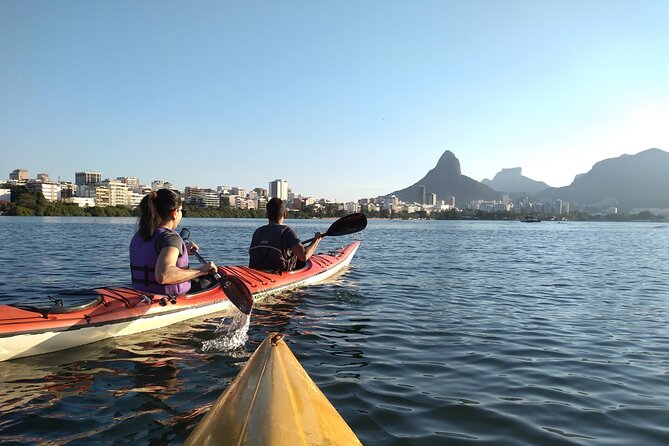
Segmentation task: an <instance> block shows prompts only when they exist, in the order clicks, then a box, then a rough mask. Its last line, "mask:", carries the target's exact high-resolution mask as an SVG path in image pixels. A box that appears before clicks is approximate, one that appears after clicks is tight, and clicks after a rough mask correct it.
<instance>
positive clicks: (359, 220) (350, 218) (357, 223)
mask: <svg viewBox="0 0 669 446" xmlns="http://www.w3.org/2000/svg"><path fill="white" fill-rule="evenodd" d="M366 227H367V216H366V215H365V214H362V213H360V212H356V213H355V214H349V215H347V216H345V217H342V218H340V219H339V220H337V221H336V222H334V223H332V225H331V226H330V227H329V228H328V232H326V233H325V235H327V236H328V237H332V236H338V235H347V234H353V233H354V232H360V231H362V230H363V229H365V228H366Z"/></svg>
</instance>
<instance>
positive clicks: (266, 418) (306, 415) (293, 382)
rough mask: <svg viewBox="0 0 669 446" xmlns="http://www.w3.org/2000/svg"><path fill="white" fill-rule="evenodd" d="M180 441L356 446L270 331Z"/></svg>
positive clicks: (334, 412) (353, 437) (341, 421)
mask: <svg viewBox="0 0 669 446" xmlns="http://www.w3.org/2000/svg"><path fill="white" fill-rule="evenodd" d="M185 444H186V445H220V444H228V445H265V446H281V445H285V446H296V445H332V446H336V445H360V444H362V443H361V442H360V440H358V438H357V437H356V435H355V434H354V433H353V431H352V430H351V428H350V427H349V426H348V424H346V421H344V419H343V418H342V417H341V415H339V413H338V412H337V410H336V409H335V408H334V406H332V404H331V403H330V401H328V399H327V398H326V397H325V395H323V393H322V392H321V391H320V389H319V388H318V387H317V386H316V384H315V383H314V382H313V381H312V380H311V378H310V377H309V375H308V374H307V372H306V371H305V370H304V368H303V367H302V366H301V365H300V363H299V362H298V361H297V359H296V358H295V355H293V353H292V352H291V351H290V349H289V348H288V346H287V345H286V343H285V342H284V341H283V335H280V334H278V333H271V334H270V335H269V336H267V338H265V340H264V341H263V342H262V344H260V347H258V349H257V350H256V351H255V353H253V356H251V359H249V362H248V363H247V364H246V365H245V366H244V369H243V370H242V371H241V372H240V373H239V375H238V376H237V377H236V378H235V380H234V381H233V382H232V384H231V385H230V386H229V387H228V389H227V390H226V391H225V393H223V395H221V396H220V397H219V399H218V400H217V401H216V402H215V403H214V405H213V406H212V407H211V409H209V411H208V412H207V414H206V415H205V416H204V418H203V419H202V421H200V422H199V423H198V425H197V426H196V427H195V429H194V430H193V432H191V434H190V435H189V437H188V438H187V439H186V443H185Z"/></svg>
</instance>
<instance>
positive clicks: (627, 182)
mask: <svg viewBox="0 0 669 446" xmlns="http://www.w3.org/2000/svg"><path fill="white" fill-rule="evenodd" d="M668 173H669V153H668V152H665V151H663V150H660V149H649V150H645V151H643V152H640V153H638V154H636V155H622V156H620V157H618V158H610V159H606V160H603V161H600V162H598V163H596V164H595V165H594V166H593V167H592V169H591V170H590V171H589V172H587V173H584V174H581V175H577V176H576V177H575V178H574V181H573V182H572V183H571V184H570V185H569V186H565V187H558V188H555V187H550V186H548V185H547V184H546V183H544V182H541V181H535V180H532V179H530V178H527V177H525V176H523V175H522V170H521V168H520V167H516V168H511V169H502V171H501V172H499V173H498V174H497V175H495V177H494V178H493V179H492V181H491V180H488V179H485V180H483V181H482V182H479V181H476V180H474V179H472V178H469V177H468V176H465V175H463V174H462V170H461V168H460V161H459V160H458V159H457V158H456V157H455V155H454V154H453V152H451V151H450V150H446V151H445V152H444V154H443V155H441V158H439V162H437V165H436V166H435V167H434V168H433V169H432V170H430V171H429V172H428V173H427V175H425V176H424V177H423V178H422V179H420V180H419V181H417V182H416V183H414V184H413V185H411V186H409V187H406V188H404V189H400V190H397V191H395V192H392V193H391V194H389V195H395V196H397V197H398V198H399V199H400V200H402V201H406V202H420V201H421V199H422V188H420V187H419V186H424V187H425V193H426V194H430V193H435V194H436V195H437V199H439V200H444V199H446V198H447V197H450V196H454V197H455V200H456V204H457V205H458V206H459V207H462V206H463V205H464V204H465V203H467V202H470V201H473V200H500V199H501V198H502V194H509V195H511V196H512V197H513V196H526V197H530V198H532V199H535V200H538V201H541V200H556V199H561V200H564V201H568V202H569V203H570V204H571V205H572V206H573V207H574V208H577V209H582V210H586V211H599V210H605V209H608V208H611V207H617V208H618V209H619V210H620V211H621V212H630V211H633V210H637V209H669V174H668Z"/></svg>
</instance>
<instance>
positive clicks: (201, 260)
mask: <svg viewBox="0 0 669 446" xmlns="http://www.w3.org/2000/svg"><path fill="white" fill-rule="evenodd" d="M191 251H192V252H193V254H195V257H197V259H198V260H199V261H200V263H202V264H205V263H207V261H206V260H205V259H204V257H202V256H201V255H200V253H199V252H197V249H194V248H191ZM214 278H215V279H216V280H221V275H220V274H218V272H216V271H215V272H214Z"/></svg>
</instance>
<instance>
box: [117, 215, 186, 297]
mask: <svg viewBox="0 0 669 446" xmlns="http://www.w3.org/2000/svg"><path fill="white" fill-rule="evenodd" d="M167 231H168V230H167V229H165V228H158V229H156V231H155V232H154V234H153V237H151V239H150V240H144V237H142V236H141V235H140V234H139V232H138V233H136V234H135V235H134V236H133V238H132V240H131V241H130V275H131V277H132V287H133V288H134V289H136V290H137V291H143V292H146V293H155V294H167V295H174V296H176V295H178V294H186V293H187V292H188V291H189V290H190V280H187V281H186V282H181V283H176V284H172V285H163V284H160V283H158V282H156V263H157V262H158V255H159V254H160V253H159V252H158V249H157V246H156V242H157V241H158V239H159V238H160V237H162V236H163V234H165V233H166V232H167ZM181 243H182V245H181V254H179V258H178V259H177V267H179V268H187V267H188V251H187V249H186V243H184V242H183V240H182V242H181Z"/></svg>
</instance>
